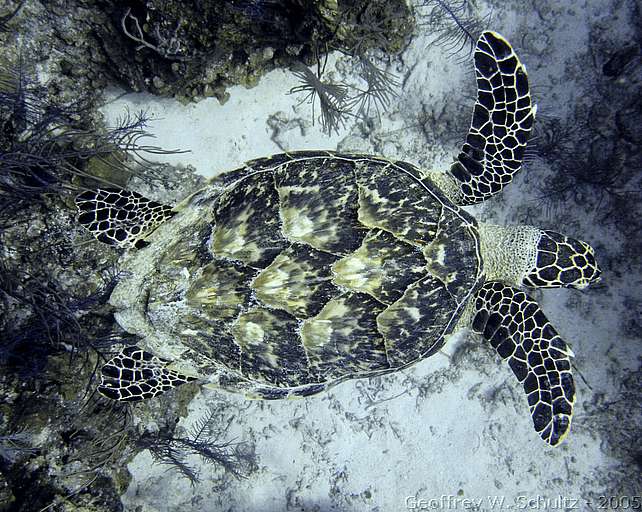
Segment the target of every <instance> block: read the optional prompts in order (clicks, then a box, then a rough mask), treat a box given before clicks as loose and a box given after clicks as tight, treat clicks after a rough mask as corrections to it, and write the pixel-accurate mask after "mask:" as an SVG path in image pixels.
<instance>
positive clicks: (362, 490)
mask: <svg viewBox="0 0 642 512" xmlns="http://www.w3.org/2000/svg"><path fill="white" fill-rule="evenodd" d="M478 5H479V7H480V10H481V12H488V11H490V10H492V21H491V22H489V23H488V28H490V29H493V30H496V31H498V32H500V33H502V34H503V35H504V36H505V37H506V38H507V39H508V40H509V41H511V42H512V43H513V45H514V46H515V49H516V51H517V53H518V55H519V56H520V57H521V59H522V60H523V61H524V62H525V64H526V66H527V70H528V73H529V77H530V80H531V84H532V87H533V91H534V96H535V100H536V102H537V103H538V106H539V115H540V117H541V116H559V117H560V118H561V119H567V118H568V117H569V116H570V115H571V113H572V111H573V107H574V106H575V105H577V104H579V103H583V102H584V103H586V102H588V103H590V102H591V94H593V93H594V91H593V90H592V86H591V82H590V79H589V78H588V77H589V75H590V74H589V73H586V72H585V71H586V70H587V69H588V68H590V67H591V66H595V65H596V64H595V63H594V62H591V57H590V56H589V53H588V47H589V40H590V38H591V37H592V31H593V30H595V27H600V30H602V31H610V32H611V37H612V40H613V41H615V42H626V41H627V40H630V39H632V38H633V37H634V35H633V28H632V27H631V26H630V20H629V18H628V17H629V12H630V7H631V5H630V3H627V2H620V1H607V0H592V1H579V2H554V1H550V0H533V1H519V2H517V1H511V2H506V3H499V2H496V3H494V4H493V5H492V9H491V6H489V5H487V4H486V3H479V4H478ZM638 7H639V6H638ZM430 41H431V37H430V36H429V34H427V33H424V32H422V29H418V31H417V34H416V35H415V37H414V38H413V39H412V42H411V44H410V45H409V46H408V48H407V49H406V50H405V51H404V52H403V53H401V54H400V55H399V56H397V57H395V58H394V59H393V61H392V63H391V65H390V66H389V68H388V69H389V71H391V72H394V73H395V74H396V75H397V77H398V79H399V82H400V84H401V86H400V87H399V89H398V94H399V96H398V98H396V99H395V100H394V101H393V102H392V104H391V105H390V106H389V108H388V110H387V111H386V112H385V113H384V114H383V115H382V116H381V119H380V120H375V121H373V123H371V124H364V123H356V122H355V123H354V124H350V123H348V125H346V126H345V127H344V128H343V129H341V130H340V131H339V133H338V134H335V135H333V136H331V137H328V136H327V135H325V134H323V133H322V132H321V130H320V128H319V126H318V124H317V125H316V126H312V123H311V117H312V116H311V113H310V110H309V106H308V105H305V104H303V105H298V106H297V104H298V102H299V100H300V98H299V97H297V96H295V95H288V94H286V92H287V91H288V90H289V89H290V88H291V87H293V86H295V85H297V82H296V80H295V78H294V77H293V76H292V75H291V73H290V72H288V71H287V70H276V71H274V72H271V73H270V74H268V75H267V76H265V77H264V78H263V79H262V80H261V82H260V84H259V85H258V86H257V87H256V88H254V89H250V90H246V89H243V88H242V87H235V88H232V89H230V90H229V92H230V93H231V98H230V100H229V101H228V102H227V103H226V104H225V105H223V106H221V105H220V104H219V103H218V102H217V101H216V100H214V99H208V100H204V101H201V102H199V103H197V104H190V105H183V104H180V103H178V102H176V101H173V100H167V99H158V98H154V97H152V96H150V95H141V94H126V95H124V96H119V95H120V94H121V92H122V91H111V93H112V94H113V96H114V97H115V96H119V98H118V99H116V100H113V101H112V102H110V103H109V105H108V106H107V107H106V108H105V112H106V114H107V116H108V118H110V119H112V120H115V118H116V117H117V116H118V115H121V114H122V113H123V109H124V107H125V106H128V107H129V108H131V109H138V108H144V109H147V110H148V112H149V113H151V114H152V115H153V117H154V118H155V121H154V122H152V124H151V131H152V132H153V133H154V134H155V135H156V140H155V142H154V143H155V144H157V145H159V146H162V147H164V148H167V149H170V148H181V149H188V150H190V151H191V152H190V153H188V154H181V155H173V156H171V157H163V158H164V159H165V160H166V161H170V162H171V163H173V164H184V165H187V164H189V165H192V166H194V167H195V168H196V170H197V172H198V173H200V174H203V175H205V176H213V175H215V174H217V173H219V172H221V171H224V170H227V169H231V168H234V167H238V166H240V165H241V164H242V163H243V162H244V161H246V160H248V159H251V158H254V157H259V156H264V155H268V154H272V153H278V152H280V151H281V150H283V149H287V150H295V149H339V150H342V151H357V152H362V153H374V154H379V155H385V156H387V157H391V158H398V159H403V160H407V161H409V162H412V163H415V164H418V165H420V166H422V167H424V168H426V169H428V168H435V169H445V168H447V166H448V164H449V162H450V161H451V160H452V157H453V156H454V155H455V153H456V151H457V147H458V146H459V145H460V144H461V141H462V140H463V138H464V136H465V134H466V131H467V128H468V122H469V117H470V112H471V109H472V105H473V102H474V93H475V85H474V76H473V73H472V63H471V61H470V59H468V58H466V56H465V54H464V55H463V57H464V58H463V59H462V58H461V57H462V54H460V55H458V56H456V57H451V56H448V55H447V54H446V53H445V52H444V50H443V48H441V47H439V46H431V45H430V44H429V43H430ZM331 63H333V64H336V68H337V71H336V72H337V73H338V75H337V76H340V75H341V73H345V74H349V73H350V66H349V63H347V62H343V61H341V60H339V61H338V62H336V60H335V59H331ZM550 172H552V171H551V170H550V169H547V168H546V166H545V165H544V163H543V161H542V160H541V159H538V156H537V153H535V154H534V155H533V157H532V159H531V160H530V161H529V162H528V163H527V165H526V166H525V169H524V171H523V172H522V173H521V174H520V175H519V176H518V177H517V178H516V179H515V181H514V183H513V184H512V185H511V186H510V187H508V189H506V191H505V192H504V193H503V194H502V195H501V196H500V197H497V198H493V199H491V200H489V201H487V202H486V203H484V204H482V205H480V206H476V207H473V208H470V211H472V212H473V213H474V214H476V215H477V216H478V218H480V219H483V220H485V221H493V222H499V223H516V222H527V223H530V224H534V225H538V226H541V227H544V228H554V229H558V230H559V231H562V232H566V233H568V234H570V235H575V236H578V237H580V238H583V239H585V240H587V241H589V242H591V243H592V244H594V246H595V247H596V248H597V253H598V258H599V257H600V256H602V259H603V260H605V261H607V262H608V261H615V257H614V255H617V254H618V251H619V250H620V248H621V245H622V241H623V240H622V238H621V235H620V234H619V233H618V232H617V231H616V230H614V229H613V228H612V227H610V225H609V224H608V222H605V221H604V219H602V218H600V216H599V215H598V213H597V212H596V211H593V210H592V209H591V208H588V207H587V208H582V207H581V205H580V206H578V205H576V204H571V205H569V208H568V209H566V208H564V205H562V206H561V207H556V208H552V209H550V208H543V207H542V206H541V201H540V195H541V191H540V186H539V185H540V184H541V182H540V181H538V179H539V178H538V176H540V177H541V176H545V175H546V174H547V173H550ZM634 236H639V233H638V234H637V235H634ZM603 266H604V271H605V272H604V281H603V285H602V286H600V287H598V288H597V289H594V290H589V291H587V292H585V293H579V292H574V291H569V290H549V291H546V292H545V293H540V292H535V293H534V294H533V295H534V296H535V297H537V298H538V300H539V301H540V304H541V305H542V307H543V308H544V310H545V312H546V314H547V315H548V317H549V318H550V320H551V321H552V322H553V324H554V325H555V326H557V327H558V330H559V331H560V333H561V335H562V336H563V337H564V338H565V339H566V340H567V342H568V343H569V344H570V346H571V347H572V349H573V351H574V352H575V354H576V358H575V360H574V365H575V372H576V385H577V404H576V408H575V411H576V412H575V420H574V424H573V428H572V432H571V435H570V436H569V438H568V439H567V440H566V441H565V442H564V443H563V444H562V445H561V446H560V447H558V448H555V449H552V448H549V447H547V446H545V445H544V444H543V443H542V442H541V441H540V440H539V438H538V437H537V435H536V434H535V432H534V431H533V428H532V425H531V419H530V417H529V414H528V411H527V406H526V400H525V397H524V395H523V392H522V390H521V386H520V385H519V384H518V383H517V381H516V380H515V378H514V377H513V375H512V373H511V372H510V370H509V368H508V367H507V365H505V364H500V361H499V358H498V356H496V355H495V354H494V352H493V350H492V349H491V348H490V347H489V346H488V345H487V344H485V343H483V342H482V341H481V340H480V339H478V338H476V337H475V336H473V335H464V336H460V337H459V338H458V339H454V340H451V341H450V342H449V343H448V344H447V345H446V347H445V348H444V350H443V351H442V352H441V353H439V354H437V355H435V356H434V357H431V358H429V359H427V360H424V361H421V362H420V363H418V364H416V365H415V366H414V367H412V368H410V369H407V370H405V371H402V372H399V373H396V374H393V375H389V376H386V377H383V378H373V379H363V380H355V381H350V382H346V383H343V384H341V385H339V386H337V387H335V388H333V389H332V390H330V391H329V392H327V393H325V394H322V395H319V396H316V397H311V398H307V399H301V400H296V401H287V402H260V401H248V400H245V399H244V398H243V397H242V396H239V395H234V394H230V393H226V392H222V391H213V390H208V389H203V390H202V391H201V392H200V393H199V394H198V395H197V396H196V398H194V400H193V401H192V402H191V404H190V406H189V411H190V412H189V416H188V417H186V418H183V419H182V420H181V422H180V426H181V427H186V428H187V427H189V426H190V425H191V424H193V422H195V421H196V420H197V419H198V418H200V417H202V415H204V414H205V413H206V411H207V410H208V408H210V407H212V406H217V407H221V411H222V416H225V417H229V416H233V418H234V420H233V422H232V423H231V426H230V430H231V431H230V432H229V433H228V434H229V437H230V438H236V439H237V440H241V441H247V442H251V443H253V444H254V446H255V449H256V454H257V457H258V464H259V470H258V471H256V472H254V473H252V474H251V475H250V476H249V478H247V479H241V480H237V479H228V480H226V482H227V483H226V485H225V486H224V488H223V489H221V488H220V485H219V483H220V478H221V470H220V469H219V468H217V467H215V466H212V465H202V466H198V465H199V464H200V463H199V461H198V459H194V460H193V461H192V462H193V463H194V464H195V465H197V466H198V467H199V472H200V478H201V480H200V482H199V483H198V484H196V485H194V486H191V485H190V483H189V482H188V481H187V480H185V479H184V478H182V477H180V476H179V475H178V474H177V473H175V472H171V471H167V468H166V467H165V466H160V465H154V464H152V458H151V456H150V454H149V452H146V451H144V452H142V453H140V454H139V455H138V456H136V457H135V458H134V459H133V460H132V462H131V463H130V464H129V466H128V469H129V471H130V472H131V474H132V476H133V479H132V481H131V484H130V486H129V488H128V490H127V492H126V493H125V494H124V495H123V496H122V499H123V502H124V503H125V507H126V510H132V511H133V510H136V511H140V512H151V511H157V510H158V511H165V510H181V511H216V510H238V511H256V512H270V511H285V510H297V511H310V512H311V511H318V512H322V511H366V510H367V511H403V510H502V509H506V510H508V509H509V508H510V509H513V510H515V509H518V510H555V509H557V510H600V509H601V508H603V507H601V506H600V505H602V504H603V503H602V502H601V501H600V496H601V495H606V496H610V495H611V494H613V492H616V490H617V489H620V490H621V489H624V490H625V491H626V493H627V494H629V495H630V494H632V493H635V492H637V494H640V490H641V489H640V480H639V473H638V476H637V477H636V476H635V475H636V473H637V471H639V467H637V469H636V468H635V467H631V466H627V463H626V462H623V460H622V459H621V457H620V456H621V453H622V451H625V452H626V451H627V450H630V451H638V450H640V447H639V446H634V445H631V444H630V443H631V442H633V441H634V440H635V436H634V435H633V434H632V433H634V432H635V431H636V429H637V431H639V428H640V405H641V404H640V403H639V402H635V401H634V402H630V401H629V402H626V400H628V398H627V396H633V397H635V396H639V393H638V394H636V393H631V394H630V395H626V396H625V395H623V389H624V387H623V384H622V383H623V382H624V381H625V380H626V379H627V378H628V377H629V376H630V375H631V374H633V373H634V372H636V371H639V366H640V354H641V350H640V346H641V344H640V338H639V333H637V334H638V336H637V337H633V336H634V335H632V334H631V333H630V330H629V331H628V332H629V336H627V335H626V334H623V333H624V332H625V331H623V329H622V321H623V318H624V317H627V316H629V315H631V313H633V315H635V316H636V317H638V318H639V311H638V312H637V313H636V312H635V311H633V312H632V311H631V306H630V304H631V301H630V298H631V297H633V298H634V299H635V298H637V302H636V300H633V304H634V305H635V304H637V305H638V306H637V307H638V308H639V304H640V291H639V290H640V286H641V278H640V275H639V273H638V274H636V273H634V272H633V273H631V272H630V271H628V272H620V271H618V269H617V268H613V266H612V265H609V264H608V263H606V264H604V265H603ZM637 268H638V270H639V267H637ZM627 298H628V299H627ZM579 374H581V376H580V375H579ZM614 444H618V445H619V446H617V447H614ZM627 444H628V445H629V447H628V448H627ZM616 448H617V449H616ZM618 454H620V455H618ZM638 458H639V455H638ZM466 500H468V501H466ZM494 500H496V501H494ZM502 503H503V505H502Z"/></svg>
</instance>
